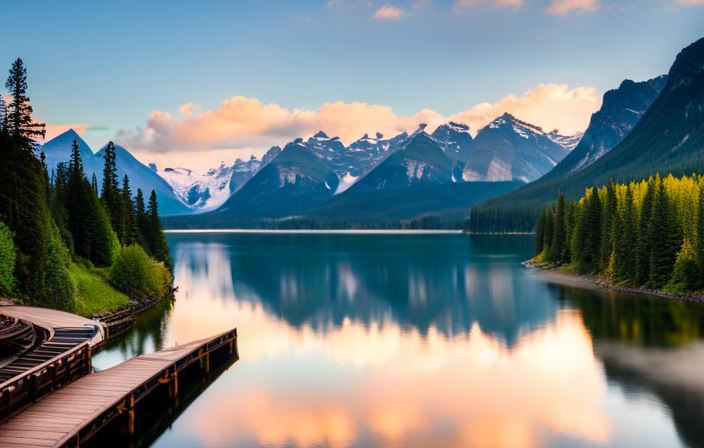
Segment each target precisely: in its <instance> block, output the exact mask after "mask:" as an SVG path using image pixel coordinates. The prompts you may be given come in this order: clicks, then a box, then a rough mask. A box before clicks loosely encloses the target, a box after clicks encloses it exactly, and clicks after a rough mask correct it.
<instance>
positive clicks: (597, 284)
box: [522, 260, 704, 303]
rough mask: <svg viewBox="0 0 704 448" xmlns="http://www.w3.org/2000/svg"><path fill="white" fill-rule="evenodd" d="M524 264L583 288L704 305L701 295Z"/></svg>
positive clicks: (546, 266)
mask: <svg viewBox="0 0 704 448" xmlns="http://www.w3.org/2000/svg"><path fill="white" fill-rule="evenodd" d="M522 264H523V266H525V267H526V268H529V269H534V270H536V271H540V272H544V273H549V274H552V275H556V276H559V277H562V278H565V279H578V280H580V282H581V283H584V285H583V286H591V287H593V288H595V289H607V290H610V291H615V292H622V293H626V294H642V295H648V296H656V297H662V298H664V299H673V300H687V301H690V302H702V303H704V296H702V295H699V294H694V293H676V292H667V291H660V290H653V289H647V288H645V287H640V288H632V287H628V286H622V285H615V284H614V283H613V282H612V281H611V280H609V279H607V278H604V277H599V276H595V275H579V274H572V273H568V272H565V271H563V270H561V269H560V268H559V267H556V266H553V265H539V264H536V263H534V262H533V260H528V261H525V262H523V263H522Z"/></svg>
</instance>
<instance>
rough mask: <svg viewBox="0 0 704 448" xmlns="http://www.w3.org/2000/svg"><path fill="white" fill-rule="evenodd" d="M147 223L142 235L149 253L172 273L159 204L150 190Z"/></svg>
mask: <svg viewBox="0 0 704 448" xmlns="http://www.w3.org/2000/svg"><path fill="white" fill-rule="evenodd" d="M147 222H148V229H147V232H146V234H145V235H144V237H145V239H146V240H147V244H148V245H149V249H150V252H151V253H152V255H153V256H154V258H156V260H157V261H161V262H162V263H164V266H166V267H167V269H168V270H169V272H173V270H174V263H173V261H172V260H171V255H170V254H169V245H168V243H167V242H166V237H165V236H164V231H163V229H162V227H161V219H160V218H159V203H158V202H157V198H156V192H155V191H154V190H152V192H151V194H150V195H149V205H148V207H147Z"/></svg>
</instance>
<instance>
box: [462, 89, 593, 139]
mask: <svg viewBox="0 0 704 448" xmlns="http://www.w3.org/2000/svg"><path fill="white" fill-rule="evenodd" d="M599 107H601V98H599V97H598V96H597V95H596V89H595V88H593V87H577V88H574V89H571V90H570V88H569V86H567V85H566V84H560V85H558V84H540V85H538V86H537V87H535V88H533V89H531V90H529V91H528V92H526V93H524V94H523V96H522V97H520V98H518V97H516V96H515V95H508V96H506V97H505V98H502V99H501V100H499V101H497V102H496V103H494V104H490V103H482V104H478V105H476V106H474V107H473V108H471V109H469V110H467V111H464V112H460V113H458V114H456V115H453V116H452V117H450V119H452V120H454V121H458V122H461V123H464V124H467V125H469V126H470V127H471V128H472V129H473V130H474V131H475V132H476V131H477V130H479V129H481V128H483V127H484V126H486V125H487V124H489V123H490V122H491V121H492V120H494V119H495V118H496V117H498V116H500V115H502V114H504V113H505V112H508V113H510V114H512V115H515V116H516V117H518V118H520V119H521V120H523V121H527V122H529V123H532V124H535V125H537V126H541V127H543V128H544V129H546V130H548V131H551V130H553V129H558V130H559V131H560V132H561V133H563V134H564V135H570V134H574V133H576V132H580V131H584V130H585V129H586V128H587V126H588V125H589V119H590V118H591V115H592V114H593V113H594V112H596V111H597V110H598V109H599Z"/></svg>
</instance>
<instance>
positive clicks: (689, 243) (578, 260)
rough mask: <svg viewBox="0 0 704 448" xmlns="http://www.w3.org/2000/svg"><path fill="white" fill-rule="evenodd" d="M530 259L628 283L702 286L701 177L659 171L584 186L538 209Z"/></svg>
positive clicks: (687, 287) (684, 287) (678, 288)
mask: <svg viewBox="0 0 704 448" xmlns="http://www.w3.org/2000/svg"><path fill="white" fill-rule="evenodd" d="M536 229H537V230H536V255H537V257H536V260H535V261H536V262H537V263H548V264H555V265H558V266H565V265H566V266H568V267H569V269H571V270H574V271H577V272H593V273H600V274H603V275H605V276H608V277H609V278H610V279H612V280H614V281H616V282H620V283H623V284H627V285H631V286H647V287H648V288H651V289H662V288H665V289H667V290H669V291H676V292H687V291H697V290H702V289H704V177H702V176H696V175H695V176H691V177H687V176H684V177H682V178H675V177H673V176H672V175H670V176H668V177H666V178H664V179H663V178H661V177H660V176H659V175H658V176H656V177H655V178H652V177H651V178H650V179H648V180H647V181H640V182H631V183H629V184H614V183H613V182H610V183H609V184H608V186H606V187H603V188H601V189H597V188H591V189H589V190H587V192H586V196H585V197H583V198H582V199H580V200H579V201H567V199H566V198H565V195H564V194H560V196H559V198H558V200H557V202H556V203H555V204H553V205H550V206H548V207H547V208H545V209H543V211H542V213H541V214H540V217H539V219H538V223H537V225H536Z"/></svg>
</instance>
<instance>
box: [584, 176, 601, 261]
mask: <svg viewBox="0 0 704 448" xmlns="http://www.w3.org/2000/svg"><path fill="white" fill-rule="evenodd" d="M602 215H603V210H602V205H601V200H600V199H599V190H597V189H596V188H593V189H592V190H591V194H590V195H589V197H588V200H587V204H586V210H585V218H586V219H585V231H586V241H585V245H584V252H583V254H582V262H583V263H584V265H585V267H586V268H587V269H588V270H589V271H592V272H593V271H596V270H598V268H599V263H600V261H601V239H602V225H603V221H602V219H603V217H602Z"/></svg>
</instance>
